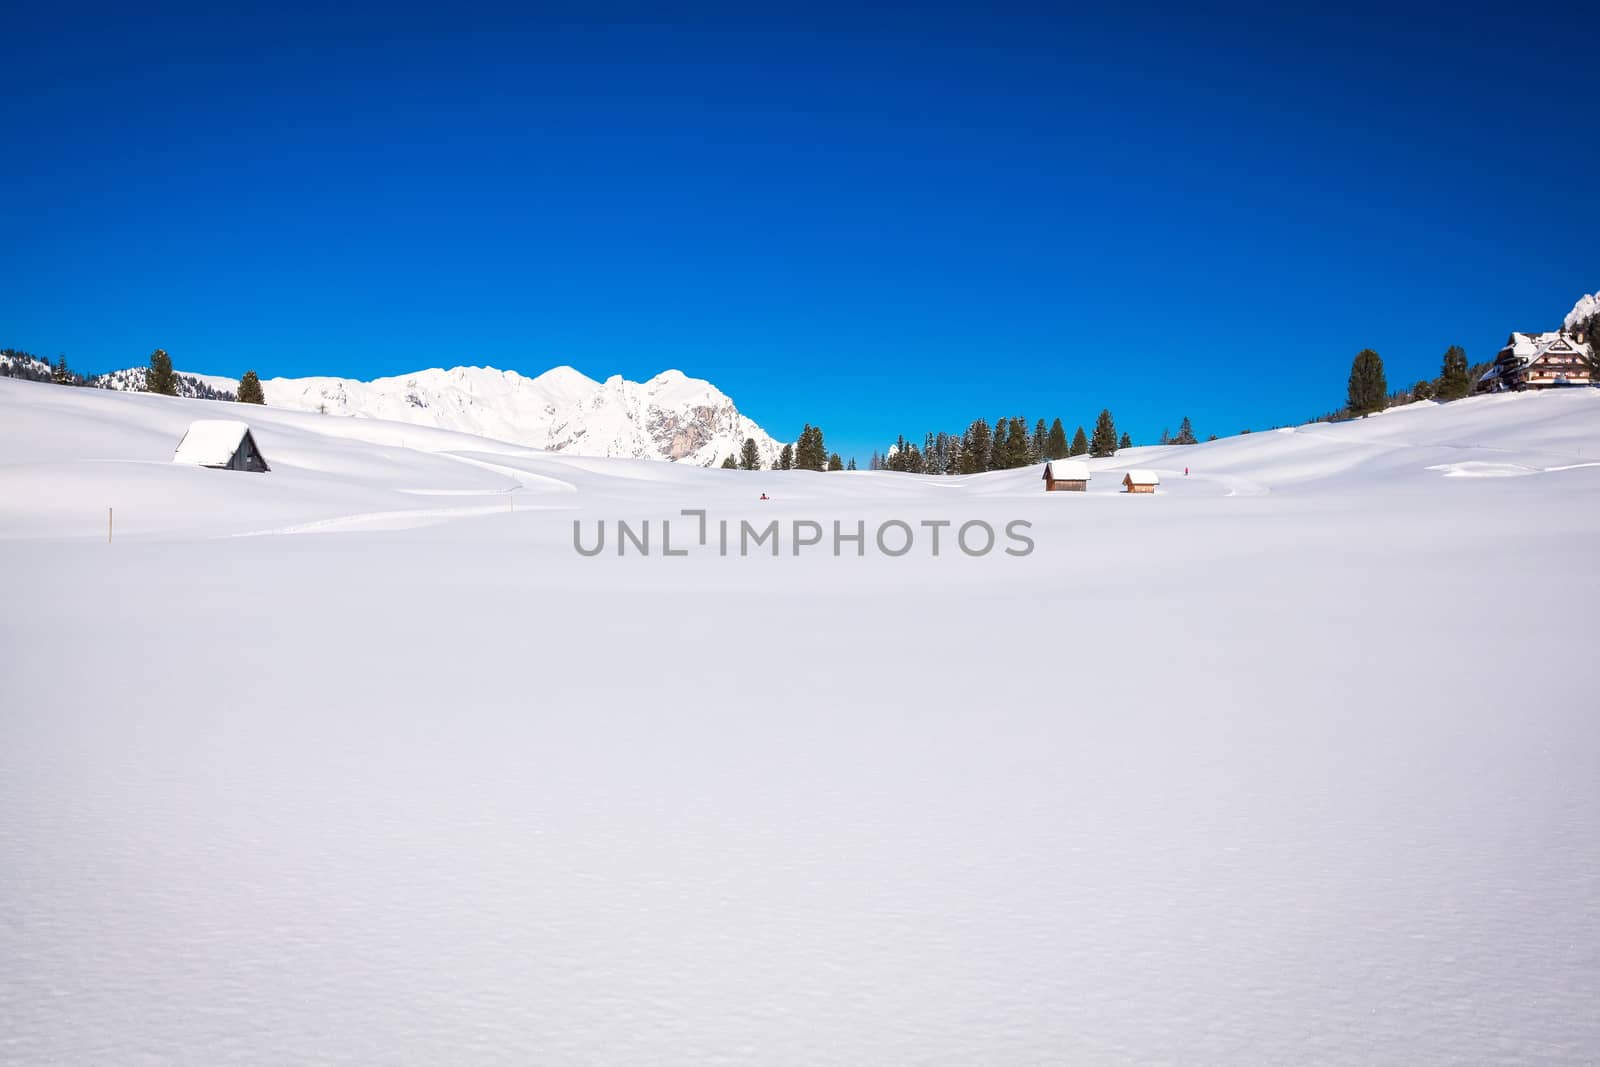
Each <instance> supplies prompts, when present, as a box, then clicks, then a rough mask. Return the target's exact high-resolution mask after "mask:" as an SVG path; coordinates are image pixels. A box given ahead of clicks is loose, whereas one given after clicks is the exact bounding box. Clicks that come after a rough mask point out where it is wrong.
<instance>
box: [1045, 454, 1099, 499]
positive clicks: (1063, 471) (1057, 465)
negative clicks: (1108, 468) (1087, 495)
mask: <svg viewBox="0 0 1600 1067" xmlns="http://www.w3.org/2000/svg"><path fill="white" fill-rule="evenodd" d="M1088 488H1089V465H1088V464H1087V463H1085V462H1084V461H1083V460H1081V459H1052V460H1051V461H1050V462H1049V463H1046V464H1045V465H1044V491H1045V492H1047V493H1059V492H1069V493H1081V492H1084V491H1085V490H1086V489H1088Z"/></svg>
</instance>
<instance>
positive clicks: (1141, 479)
mask: <svg viewBox="0 0 1600 1067" xmlns="http://www.w3.org/2000/svg"><path fill="white" fill-rule="evenodd" d="M1160 484H1161V476H1160V475H1159V474H1157V473H1156V472H1155V471H1147V470H1137V471H1129V472H1128V473H1127V474H1124V475H1123V476H1122V485H1123V487H1124V488H1125V489H1127V491H1128V492H1130V493H1153V492H1155V491H1156V486H1158V485H1160Z"/></svg>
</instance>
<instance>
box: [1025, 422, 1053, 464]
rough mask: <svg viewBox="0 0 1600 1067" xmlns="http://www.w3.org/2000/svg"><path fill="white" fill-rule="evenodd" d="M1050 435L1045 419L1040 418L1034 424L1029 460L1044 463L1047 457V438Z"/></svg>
mask: <svg viewBox="0 0 1600 1067" xmlns="http://www.w3.org/2000/svg"><path fill="white" fill-rule="evenodd" d="M1049 436H1050V431H1049V430H1047V429H1045V425H1044V420H1043V419H1040V420H1039V421H1038V422H1036V423H1034V424H1033V441H1032V447H1031V449H1030V450H1029V455H1028V460H1029V462H1032V463H1043V462H1044V459H1045V455H1044V446H1045V438H1047V437H1049Z"/></svg>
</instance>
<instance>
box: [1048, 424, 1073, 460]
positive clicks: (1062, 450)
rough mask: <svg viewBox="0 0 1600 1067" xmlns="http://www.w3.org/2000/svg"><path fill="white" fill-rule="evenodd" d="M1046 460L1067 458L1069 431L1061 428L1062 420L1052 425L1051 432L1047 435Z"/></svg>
mask: <svg viewBox="0 0 1600 1067" xmlns="http://www.w3.org/2000/svg"><path fill="white" fill-rule="evenodd" d="M1044 458H1045V459H1066V458H1067V431H1066V430H1064V429H1062V428H1061V420H1060V419H1057V420H1056V421H1054V422H1052V423H1051V424H1050V432H1049V433H1048V434H1046V435H1045V439H1044Z"/></svg>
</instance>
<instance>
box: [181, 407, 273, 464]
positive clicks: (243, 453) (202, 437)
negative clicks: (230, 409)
mask: <svg viewBox="0 0 1600 1067" xmlns="http://www.w3.org/2000/svg"><path fill="white" fill-rule="evenodd" d="M172 462H174V463H183V464H187V465H189V466H193V467H217V468H220V469H222V470H230V471H270V470H271V469H272V468H271V467H269V466H267V459H266V457H265V456H263V455H262V454H261V449H259V448H257V447H256V439H255V437H254V436H252V435H251V433H250V427H249V425H248V424H246V423H243V422H239V421H238V420H237V419H196V420H195V421H194V422H191V423H190V424H189V431H188V432H187V433H185V434H184V435H183V440H181V441H179V442H178V448H177V450H176V451H175V452H173V454H172Z"/></svg>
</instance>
